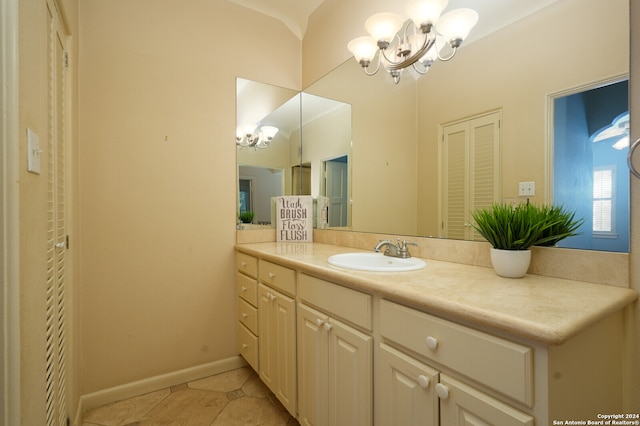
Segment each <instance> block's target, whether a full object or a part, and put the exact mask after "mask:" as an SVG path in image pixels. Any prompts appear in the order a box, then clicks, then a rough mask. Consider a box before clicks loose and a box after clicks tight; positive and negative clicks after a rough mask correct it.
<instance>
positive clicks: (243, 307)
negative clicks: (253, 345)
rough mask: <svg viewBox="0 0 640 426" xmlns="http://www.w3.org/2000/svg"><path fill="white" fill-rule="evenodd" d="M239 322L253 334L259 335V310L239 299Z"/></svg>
mask: <svg viewBox="0 0 640 426" xmlns="http://www.w3.org/2000/svg"><path fill="white" fill-rule="evenodd" d="M238 321H240V322H241V323H242V324H244V325H245V326H246V327H247V328H248V329H249V330H251V332H252V333H253V334H256V335H257V334H258V309H257V308H254V307H253V306H251V305H250V304H248V303H247V302H246V301H245V300H243V299H241V298H238Z"/></svg>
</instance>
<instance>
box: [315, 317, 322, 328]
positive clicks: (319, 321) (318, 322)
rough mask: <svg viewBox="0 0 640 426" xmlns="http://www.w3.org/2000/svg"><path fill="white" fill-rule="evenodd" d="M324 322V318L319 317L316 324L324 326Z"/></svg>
mask: <svg viewBox="0 0 640 426" xmlns="http://www.w3.org/2000/svg"><path fill="white" fill-rule="evenodd" d="M322 324H324V320H322V319H320V318H317V319H316V325H317V326H318V327H322Z"/></svg>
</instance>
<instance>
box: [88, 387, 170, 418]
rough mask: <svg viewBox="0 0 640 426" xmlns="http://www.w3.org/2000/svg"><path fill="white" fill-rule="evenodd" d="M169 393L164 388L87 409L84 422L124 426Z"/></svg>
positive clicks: (145, 412) (143, 413) (139, 416)
mask: <svg viewBox="0 0 640 426" xmlns="http://www.w3.org/2000/svg"><path fill="white" fill-rule="evenodd" d="M169 394H170V391H169V389H162V390H159V391H156V392H151V393H147V394H144V395H140V396H136V397H133V398H130V399H125V400H124V401H119V402H114V403H112V404H108V405H103V406H102V407H98V408H95V409H93V410H90V411H87V412H86V413H85V414H84V416H83V424H85V425H87V424H89V425H91V424H96V425H104V426H122V425H128V424H131V423H134V422H136V421H138V420H140V419H141V418H142V417H143V416H144V415H145V414H147V413H148V412H149V411H151V409H152V408H153V407H155V406H156V405H158V404H159V403H160V402H162V400H164V399H165V398H167V397H168V396H169Z"/></svg>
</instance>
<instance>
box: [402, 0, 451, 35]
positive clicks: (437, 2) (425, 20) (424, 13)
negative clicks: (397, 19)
mask: <svg viewBox="0 0 640 426" xmlns="http://www.w3.org/2000/svg"><path fill="white" fill-rule="evenodd" d="M448 3H449V0H412V1H410V2H409V3H408V4H407V7H406V8H405V13H406V14H407V16H408V17H409V18H411V20H412V21H413V23H414V24H415V26H416V27H418V28H420V27H421V26H422V25H423V24H432V25H435V24H436V23H437V22H438V19H439V18H440V14H441V13H442V11H443V10H444V9H445V7H447V4H448Z"/></svg>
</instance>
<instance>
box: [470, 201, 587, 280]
mask: <svg viewBox="0 0 640 426" xmlns="http://www.w3.org/2000/svg"><path fill="white" fill-rule="evenodd" d="M471 216H472V217H473V219H474V221H475V224H473V223H472V224H471V226H473V228H474V229H475V230H476V231H478V233H479V234H480V235H482V236H483V237H484V238H485V239H486V240H487V241H489V243H490V244H491V246H492V247H491V263H492V265H493V268H494V269H495V271H496V273H497V274H498V275H500V276H503V277H509V278H520V277H522V276H524V275H525V274H526V273H527V270H528V269H529V264H530V262H531V250H530V248H531V247H532V246H536V245H555V244H557V242H558V241H560V240H562V239H564V238H567V237H570V236H572V235H576V230H577V229H578V228H579V227H580V225H582V223H583V222H584V219H582V220H576V219H575V214H574V213H571V212H569V211H567V210H565V209H564V208H562V207H557V206H541V207H538V206H536V205H533V204H528V203H527V204H519V205H517V206H515V207H514V206H511V205H508V204H504V203H494V204H493V205H492V207H491V208H490V209H478V210H474V211H473V212H471Z"/></svg>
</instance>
